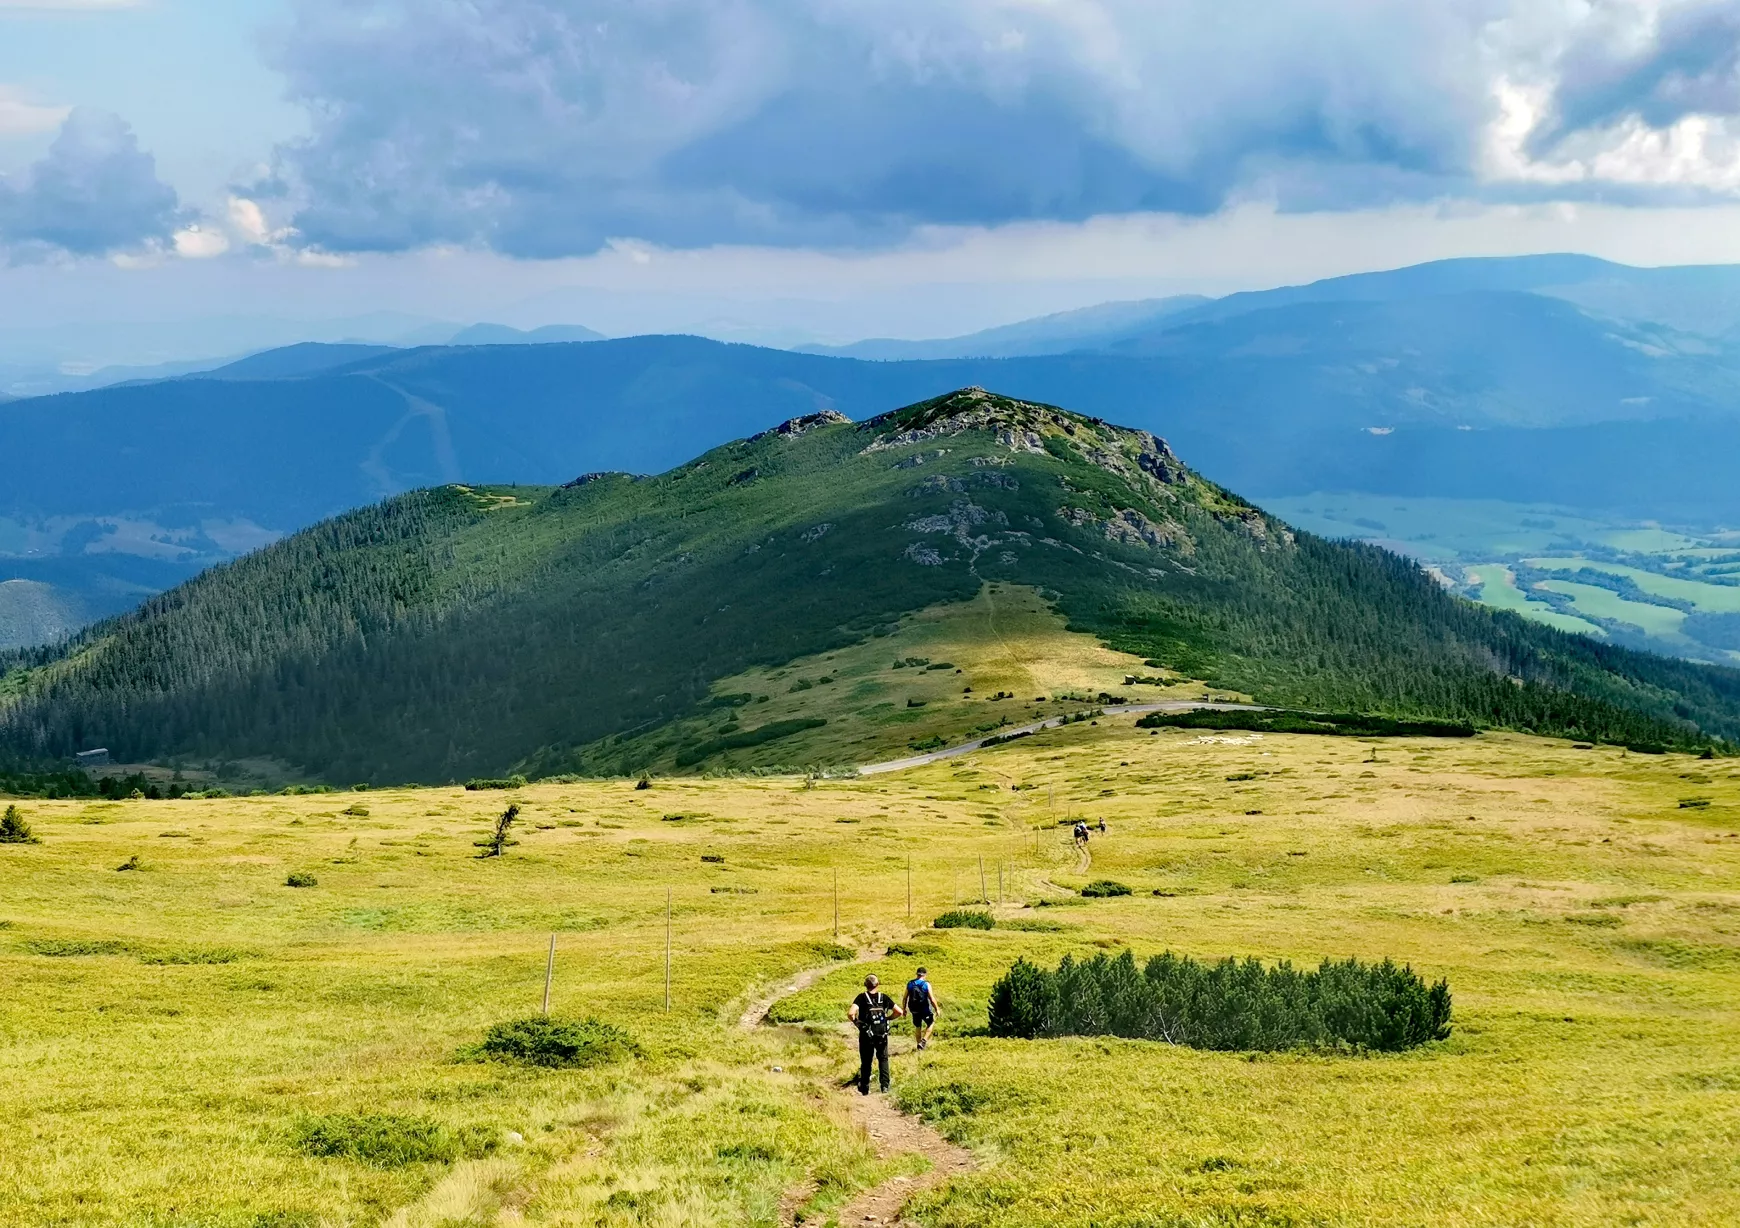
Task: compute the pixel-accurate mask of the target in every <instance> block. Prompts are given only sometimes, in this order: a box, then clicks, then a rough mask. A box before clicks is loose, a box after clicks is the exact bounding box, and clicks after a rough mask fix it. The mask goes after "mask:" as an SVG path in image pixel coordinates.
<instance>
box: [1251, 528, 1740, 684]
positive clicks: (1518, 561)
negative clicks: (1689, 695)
mask: <svg viewBox="0 0 1740 1228" xmlns="http://www.w3.org/2000/svg"><path fill="white" fill-rule="evenodd" d="M1259 502H1260V503H1261V504H1262V505H1263V507H1264V508H1266V509H1267V510H1269V511H1270V512H1272V513H1274V514H1275V515H1277V516H1280V517H1282V518H1283V519H1285V520H1288V521H1290V522H1291V523H1294V524H1297V525H1299V526H1300V527H1302V528H1306V529H1310V530H1311V531H1312V532H1314V533H1322V534H1323V535H1325V536H1328V537H1346V538H1355V539H1358V540H1361V541H1369V542H1374V543H1376V544H1378V545H1382V546H1385V547H1387V548H1388V549H1392V550H1395V551H1397V552H1399V553H1402V554H1407V555H1410V556H1412V557H1414V558H1416V559H1418V560H1420V561H1421V562H1422V563H1423V564H1425V565H1426V566H1427V567H1428V568H1429V569H1430V570H1431V571H1432V572H1433V573H1434V574H1435V575H1437V576H1438V577H1439V579H1440V580H1441V581H1442V582H1443V583H1445V584H1446V585H1447V586H1449V587H1451V588H1453V589H1455V590H1456V591H1457V592H1459V593H1462V594H1463V595H1464V596H1467V597H1470V598H1472V599H1474V600H1475V601H1478V602H1480V603H1481V604H1483V605H1489V606H1492V607H1493V608H1495V609H1502V610H1512V611H1514V612H1516V613H1519V614H1522V615H1524V616H1526V617H1528V618H1532V619H1534V620H1535V621H1537V622H1541V623H1545V624H1547V625H1548V626H1552V627H1557V628H1558V629H1560V630H1562V631H1573V632H1576V633H1578V634H1583V635H1590V636H1594V637H1596V638H1600V639H1613V640H1615V641H1616V642H1619V643H1623V644H1626V645H1628V646H1630V647H1634V648H1643V649H1647V650H1649V651H1653V652H1659V653H1664V654H1666V655H1669V656H1682V657H1689V658H1691V659H1693V660H1701V661H1710V662H1714V663H1716V664H1722V665H1734V664H1740V531H1735V530H1731V529H1727V528H1723V527H1712V526H1704V527H1686V526H1679V527H1675V526H1664V525H1659V524H1654V523H1637V522H1626V521H1618V520H1613V519H1597V518H1594V517H1592V516H1591V515H1589V514H1587V513H1577V512H1571V511H1567V510H1565V509H1563V508H1556V507H1550V506H1544V505H1533V504H1520V503H1499V502H1493V501H1489V500H1476V499H1407V498H1394V497H1390V496H1383V495H1367V494H1314V495H1303V496H1292V497H1287V498H1279V499H1264V500H1259ZM1578 573H1581V574H1578ZM1593 578H1598V582H1597V583H1588V582H1586V581H1588V580H1590V579H1593ZM1688 615H1697V616H1699V617H1697V618H1694V619H1692V620H1691V621H1688ZM1728 616H1734V618H1733V619H1732V620H1730V619H1729V617H1728Z"/></svg>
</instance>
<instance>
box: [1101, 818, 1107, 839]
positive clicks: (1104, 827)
mask: <svg viewBox="0 0 1740 1228" xmlns="http://www.w3.org/2000/svg"><path fill="white" fill-rule="evenodd" d="M1105 834H1106V821H1105V820H1104V819H1101V820H1100V835H1102V836H1103V835H1105Z"/></svg>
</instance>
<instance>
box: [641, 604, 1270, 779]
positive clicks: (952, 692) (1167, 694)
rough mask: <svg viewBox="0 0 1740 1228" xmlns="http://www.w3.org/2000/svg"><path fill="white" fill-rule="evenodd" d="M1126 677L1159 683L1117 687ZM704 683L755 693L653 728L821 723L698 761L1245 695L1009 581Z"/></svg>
mask: <svg viewBox="0 0 1740 1228" xmlns="http://www.w3.org/2000/svg"><path fill="white" fill-rule="evenodd" d="M909 662H910V664H909ZM1131 677H1136V678H1143V679H1156V680H1161V683H1162V684H1156V683H1155V682H1140V683H1136V684H1134V685H1128V686H1126V685H1125V679H1126V678H1131ZM713 694H714V695H715V696H721V697H723V696H743V695H748V696H751V697H753V698H752V699H751V702H749V703H747V704H744V705H742V706H741V707H735V706H734V707H722V708H718V709H715V710H714V711H713V712H711V713H709V714H708V715H706V716H702V717H694V718H688V719H685V720H683V721H679V722H677V723H676V724H675V725H674V726H673V727H671V728H670V729H661V730H660V731H658V733H657V735H656V737H657V740H658V741H660V742H675V743H676V745H677V746H678V747H681V746H685V745H687V746H695V745H701V744H704V743H706V742H708V741H709V740H711V739H716V738H719V737H721V736H723V735H725V734H726V733H728V732H730V731H733V730H753V729H756V728H759V727H760V726H762V725H766V724H771V723H774V722H777V721H791V720H799V719H819V720H824V721H826V722H827V724H826V725H824V726H820V727H818V728H814V729H811V730H807V731H804V732H801V733H797V734H793V735H789V736H787V737H783V738H780V739H778V740H777V741H772V742H767V743H764V744H762V745H760V746H754V747H747V748H743V749H737V750H728V751H725V752H724V753H717V754H712V755H709V756H708V757H707V758H706V759H705V761H704V762H703V763H702V764H701V765H699V766H700V767H703V768H705V769H706V770H710V771H731V770H734V769H747V768H755V767H762V766H767V765H781V764H785V765H792V764H804V765H817V766H842V765H852V764H860V763H871V762H878V761H883V760H889V759H897V758H904V757H906V756H908V755H910V754H911V753H912V747H913V746H914V745H915V744H919V745H923V744H927V743H931V744H935V745H937V746H941V745H943V744H951V745H952V744H956V743H960V742H963V741H969V740H971V739H972V738H974V737H976V736H982V735H983V734H984V733H987V732H991V731H993V730H995V729H996V728H999V727H1001V726H1002V725H1022V724H1027V723H1030V722H1033V721H1036V720H1039V719H1041V718H1044V717H1050V716H1055V715H1058V714H1060V713H1075V712H1081V711H1084V710H1087V709H1090V708H1092V707H1094V706H1096V705H1097V704H1098V703H1099V697H1100V696H1101V695H1109V696H1113V697H1116V698H1117V699H1118V700H1120V701H1122V702H1127V703H1132V704H1140V703H1152V702H1156V701H1162V700H1183V699H1206V698H1216V699H1246V698H1248V697H1247V696H1244V695H1241V694H1237V693H1235V692H1231V691H1226V690H1224V689H1218V688H1210V687H1206V686H1204V685H1203V684H1202V683H1200V682H1196V681H1193V680H1190V679H1187V678H1185V677H1183V676H1182V675H1180V674H1178V673H1176V672H1175V671H1172V670H1166V669H1160V668H1156V667H1151V666H1149V665H1147V664H1146V663H1145V662H1144V660H1143V659H1142V658H1141V657H1137V656H1132V655H1131V654H1129V653H1124V652H1117V651H1114V650H1113V649H1110V648H1107V647H1106V646H1105V645H1104V644H1102V643H1101V642H1100V641H1099V640H1098V639H1096V638H1095V637H1093V636H1090V635H1083V634H1080V633H1077V632H1071V631H1070V630H1068V628H1067V625H1066V620H1065V619H1064V617H1063V616H1062V615H1061V614H1059V613H1058V612H1057V611H1056V610H1055V609H1053V608H1052V606H1051V604H1050V603H1049V602H1047V601H1046V600H1045V599H1044V597H1042V596H1041V595H1040V594H1039V593H1038V592H1037V591H1035V590H1034V589H1032V588H1029V587H1026V586H1023V585H1014V584H987V585H984V586H983V587H982V588H981V589H980V590H979V593H978V595H977V596H976V597H974V598H973V599H972V600H970V601H960V602H949V603H946V604H942V605H937V606H932V607H930V608H929V609H926V610H923V611H921V612H919V613H918V614H915V615H913V616H911V617H909V618H905V619H902V620H901V621H900V623H899V624H898V626H897V627H896V628H895V629H893V630H892V631H891V633H890V634H888V635H886V636H881V637H878V638H874V639H870V640H867V641H865V642H864V643H861V644H855V645H852V646H851V647H848V648H842V649H840V650H838V651H836V652H829V653H821V654H818V655H815V656H810V657H801V658H799V659H797V660H795V661H792V662H790V663H789V664H786V665H782V666H779V667H777V668H765V669H753V670H748V671H745V672H743V673H741V674H737V675H734V676H732V677H729V678H725V679H723V680H721V681H720V682H717V683H715V684H714V686H713ZM673 735H674V736H673ZM677 754H678V752H677V750H675V749H665V750H662V751H658V752H650V753H649V754H648V755H647V762H648V765H649V766H650V767H652V768H654V769H664V770H668V769H670V768H672V767H674V766H675V765H676V759H677Z"/></svg>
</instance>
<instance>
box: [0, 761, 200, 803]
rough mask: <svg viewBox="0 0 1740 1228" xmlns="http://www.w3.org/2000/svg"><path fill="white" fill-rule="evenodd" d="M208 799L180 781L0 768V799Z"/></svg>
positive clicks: (138, 775)
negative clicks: (195, 796)
mask: <svg viewBox="0 0 1740 1228" xmlns="http://www.w3.org/2000/svg"><path fill="white" fill-rule="evenodd" d="M195 792H197V793H199V795H200V796H201V797H206V796H210V791H204V792H202V791H200V787H199V786H198V785H195V784H186V783H184V782H182V781H172V782H170V783H167V784H165V783H163V782H162V781H157V780H153V779H151V778H150V777H149V776H146V775H145V774H144V773H142V772H131V773H128V774H127V775H125V776H101V777H92V776H91V775H90V774H89V773H88V772H84V771H81V770H79V769H77V768H66V769H61V770H55V769H48V770H43V771H31V770H28V769H25V768H20V767H12V768H7V767H0V797H31V798H42V799H44V800H47V801H53V800H55V799H57V798H86V797H88V798H93V799H94V798H104V799H108V800H112V801H119V800H121V799H123V798H130V797H133V796H135V795H137V796H139V797H145V798H150V799H152V800H153V801H157V800H161V799H163V798H171V799H173V798H178V797H185V796H187V795H188V794H189V793H195Z"/></svg>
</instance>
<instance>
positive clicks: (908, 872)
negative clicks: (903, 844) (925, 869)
mask: <svg viewBox="0 0 1740 1228" xmlns="http://www.w3.org/2000/svg"><path fill="white" fill-rule="evenodd" d="M906 923H907V924H908V925H910V924H912V854H911V853H908V854H907V855H906Z"/></svg>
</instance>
